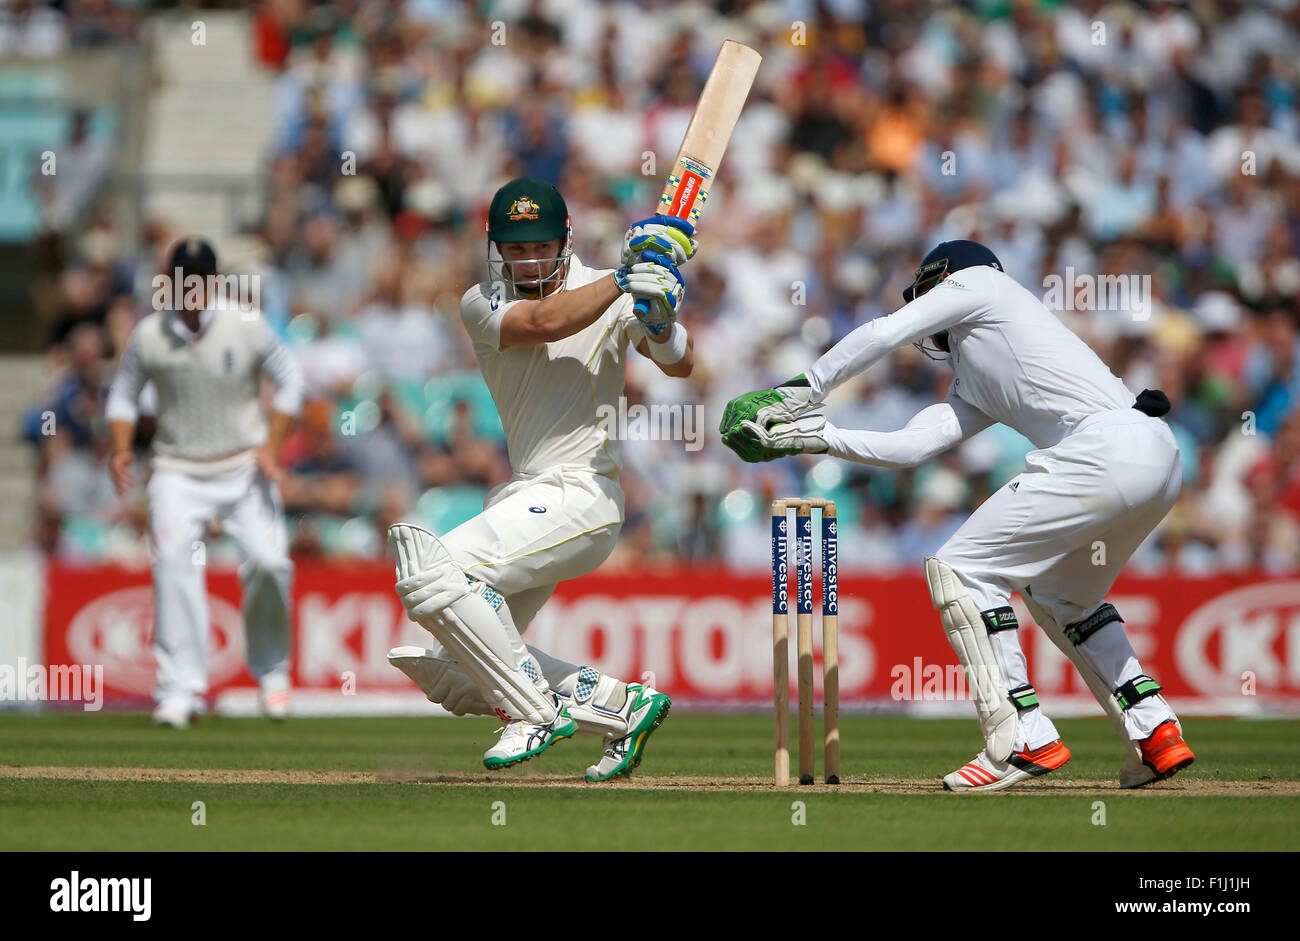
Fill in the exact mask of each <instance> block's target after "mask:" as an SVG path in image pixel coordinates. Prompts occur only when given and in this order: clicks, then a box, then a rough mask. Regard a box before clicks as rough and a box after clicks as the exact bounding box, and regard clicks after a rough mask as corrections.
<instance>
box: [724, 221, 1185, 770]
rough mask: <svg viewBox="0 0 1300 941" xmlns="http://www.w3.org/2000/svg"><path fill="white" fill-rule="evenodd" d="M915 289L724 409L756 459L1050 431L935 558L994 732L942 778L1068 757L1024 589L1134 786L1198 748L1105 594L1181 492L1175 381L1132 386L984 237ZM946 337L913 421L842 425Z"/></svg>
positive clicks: (1033, 766)
mask: <svg viewBox="0 0 1300 941" xmlns="http://www.w3.org/2000/svg"><path fill="white" fill-rule="evenodd" d="M903 297H904V300H905V301H906V305H905V306H904V307H902V308H901V309H900V310H898V311H896V312H895V313H893V314H890V315H887V316H882V317H877V318H876V319H874V320H872V321H870V322H868V323H866V324H864V325H862V326H861V327H859V328H858V329H856V330H854V331H853V332H852V333H850V334H849V335H848V336H847V337H845V338H844V339H843V340H841V341H840V342H839V343H838V344H836V345H835V346H834V347H833V348H832V349H831V350H830V351H829V352H827V353H826V354H825V355H824V356H822V357H821V358H820V359H819V360H817V362H816V363H815V364H814V365H813V367H812V368H811V369H809V370H808V372H807V373H806V374H804V375H800V376H797V377H795V378H794V379H792V380H791V381H790V382H788V383H786V384H785V385H784V386H781V387H778V388H776V389H769V390H762V391H759V392H751V393H746V394H745V395H743V396H740V397H738V398H736V399H733V400H732V402H731V403H729V405H728V407H727V410H726V413H725V414H724V416H723V422H722V429H721V431H722V435H723V440H724V442H725V443H726V444H727V445H728V446H729V447H731V448H732V450H734V451H735V452H736V453H737V454H738V455H740V456H741V457H742V458H743V459H745V460H747V461H751V462H752V461H764V460H771V459H772V458H774V457H780V456H782V455H788V454H831V455H833V456H835V457H839V458H843V459H845V460H850V461H859V462H862V463H864V464H873V465H876V466H878V467H911V466H914V465H916V464H920V463H921V462H923V461H925V460H928V459H929V458H932V457H934V456H935V455H937V454H939V453H940V452H942V451H945V450H947V449H948V448H951V447H953V446H954V445H956V444H958V443H959V442H961V441H964V440H966V439H967V438H969V437H970V436H972V435H974V434H976V433H977V432H980V431H982V430H983V429H985V428H987V427H988V426H989V425H991V424H993V423H994V422H1002V423H1003V424H1006V425H1009V426H1010V427H1012V428H1014V429H1016V430H1017V431H1019V432H1020V433H1021V434H1023V435H1024V436H1025V437H1027V438H1028V439H1029V440H1030V441H1032V442H1033V444H1034V446H1035V447H1036V448H1038V450H1036V451H1032V452H1030V454H1029V456H1028V457H1027V458H1026V461H1025V464H1026V466H1025V471H1024V473H1022V474H1020V475H1019V476H1018V477H1016V478H1015V479H1014V480H1012V481H1010V482H1009V483H1008V484H1006V486H1004V487H1002V488H1001V489H1000V490H998V491H997V492H996V493H994V494H993V495H992V496H991V497H989V498H988V500H986V501H985V502H984V503H983V504H982V505H981V506H980V507H979V508H978V509H977V510H976V511H975V512H974V513H973V514H971V516H970V518H969V519H968V520H967V521H966V522H965V524H963V525H962V527H961V528H960V529H959V530H958V531H957V532H956V533H955V534H954V535H953V537H952V538H951V539H949V540H948V542H947V543H946V544H945V545H944V546H943V547H942V548H941V549H940V550H939V551H938V553H937V554H936V555H935V556H934V557H932V558H927V559H926V560H925V574H926V580H927V582H928V583H929V586H930V594H931V600H932V601H933V603H934V606H935V608H936V609H937V610H938V611H939V612H940V614H941V617H942V621H943V627H944V631H945V632H946V633H947V635H948V639H949V641H950V642H951V643H952V646H953V649H954V650H955V651H956V652H957V656H958V658H959V659H960V660H961V663H962V666H963V667H964V668H965V670H966V675H967V677H968V678H969V681H970V685H971V688H972V693H973V695H974V700H975V707H976V712H977V714H978V716H979V722H980V729H981V731H982V732H983V733H984V740H985V748H984V750H983V751H982V752H980V754H978V755H977V756H976V757H975V758H974V759H973V760H972V761H970V762H968V763H967V764H966V765H964V766H962V767H961V768H958V769H957V770H956V771H953V772H952V773H951V774H949V775H947V776H946V777H945V778H944V779H943V785H944V787H945V788H947V789H948V790H950V791H968V792H976V791H996V790H1001V789H1003V788H1006V787H1010V786H1011V785H1013V784H1015V783H1017V782H1018V781H1023V780H1025V779H1026V778H1029V777H1033V776H1035V775H1041V774H1047V773H1048V772H1050V771H1054V770H1056V769H1057V768H1060V767H1061V766H1062V765H1063V764H1065V762H1066V761H1068V760H1069V757H1070V752H1069V750H1068V749H1067V748H1066V747H1065V745H1064V744H1063V743H1062V742H1061V737H1060V735H1059V734H1058V733H1057V731H1056V728H1055V726H1053V724H1052V721H1051V720H1050V719H1048V718H1047V716H1046V715H1044V714H1043V711H1042V709H1041V708H1040V707H1039V703H1038V697H1037V696H1036V695H1035V693H1034V688H1033V686H1031V685H1030V683H1029V675H1028V668H1027V666H1026V662H1025V656H1024V653H1023V652H1022V650H1021V648H1020V641H1019V638H1018V636H1017V627H1018V626H1019V625H1018V624H1017V621H1016V616H1015V612H1014V611H1013V609H1012V608H1011V607H1010V604H1009V603H1010V599H1011V594H1012V593H1013V592H1016V591H1019V592H1020V593H1021V596H1022V597H1023V598H1024V601H1025V604H1026V605H1027V606H1028V607H1029V610H1030V612H1031V613H1032V614H1033V616H1034V619H1035V620H1036V621H1037V622H1038V624H1039V626H1040V627H1042V628H1043V630H1044V631H1046V633H1047V635H1048V636H1049V637H1051V639H1052V640H1053V641H1054V642H1055V643H1056V645H1057V646H1058V647H1060V648H1061V650H1062V651H1063V652H1064V653H1065V654H1066V655H1067V656H1068V657H1069V658H1070V660H1071V661H1072V662H1073V663H1074V665H1075V667H1076V668H1077V669H1078V670H1079V673H1080V674H1081V675H1082V676H1083V678H1084V680H1085V681H1086V682H1087V684H1088V688H1089V689H1091V690H1092V692H1093V695H1095V696H1096V697H1097V700H1098V701H1099V702H1100V703H1101V705H1102V707H1103V708H1104V709H1105V710H1106V714H1107V715H1108V716H1109V717H1110V719H1111V721H1112V723H1113V724H1114V726H1115V728H1116V730H1117V731H1118V732H1119V734H1120V736H1121V737H1122V738H1123V740H1124V741H1125V743H1126V745H1127V747H1128V750H1129V757H1128V760H1127V762H1126V763H1125V765H1124V767H1123V768H1122V769H1121V770H1120V785H1121V786H1122V787H1139V786H1141V785H1143V784H1147V783H1150V782H1151V781H1156V780H1160V779H1162V778H1167V777H1169V776H1170V775H1172V774H1174V773H1176V772H1177V771H1179V770H1181V769H1182V768H1186V767H1187V766H1188V765H1190V764H1191V763H1192V761H1193V760H1194V756H1193V754H1192V751H1191V749H1190V748H1188V747H1187V745H1186V743H1185V742H1184V741H1183V738H1182V734H1181V729H1180V727H1179V725H1178V721H1177V718H1176V717H1175V715H1174V713H1173V710H1172V709H1170V708H1169V704H1168V703H1167V702H1166V701H1165V699H1164V697H1163V696H1161V695H1160V684H1159V683H1157V682H1156V681H1155V680H1154V679H1153V678H1151V677H1150V676H1147V675H1146V674H1145V673H1144V672H1143V670H1142V666H1141V664H1140V663H1139V662H1138V658H1137V655H1136V654H1135V653H1134V652H1133V647H1132V645H1131V644H1130V643H1129V640H1128V636H1127V635H1126V634H1125V632H1124V628H1123V626H1122V621H1123V619H1122V618H1121V617H1120V614H1119V612H1118V611H1116V610H1115V607H1114V606H1113V605H1111V604H1110V603H1108V602H1107V601H1106V600H1105V596H1106V593H1107V592H1108V591H1109V590H1110V588H1111V586H1112V585H1113V584H1114V582H1115V579H1116V577H1118V575H1119V573H1120V570H1121V569H1122V568H1123V567H1124V564H1125V563H1126V562H1127V561H1128V559H1129V557H1130V556H1132V554H1133V552H1134V550H1136V549H1137V547H1138V545H1139V544H1140V543H1141V542H1142V540H1143V539H1145V538H1146V537H1147V535H1148V534H1149V533H1150V532H1151V531H1152V530H1153V529H1154V528H1155V526H1156V524H1157V523H1159V522H1160V520H1161V519H1163V518H1164V516H1165V514H1166V513H1167V512H1168V511H1169V508H1170V507H1171V506H1173V504H1174V501H1175V499H1177V497H1178V491H1179V489H1180V487H1181V486H1182V464H1181V459H1180V457H1179V453H1178V446H1177V445H1176V444H1175V442H1174V437H1173V434H1172V433H1171V432H1170V431H1169V428H1168V426H1167V425H1166V424H1165V423H1164V422H1163V421H1161V420H1160V416H1161V415H1164V414H1165V413H1167V412H1168V411H1169V401H1168V399H1166V398H1165V396H1164V394H1163V393H1160V392H1152V391H1144V392H1143V393H1142V394H1141V395H1139V396H1136V397H1135V396H1134V395H1133V393H1132V392H1130V391H1129V390H1128V389H1127V388H1126V387H1125V386H1124V384H1123V383H1122V382H1121V381H1120V380H1119V379H1118V378H1116V377H1115V376H1114V375H1113V374H1112V373H1111V372H1110V370H1109V369H1107V368H1106V366H1105V365H1104V364H1103V363H1102V362H1101V360H1100V359H1098V358H1097V356H1096V354H1095V353H1093V352H1092V350H1091V349H1089V348H1088V347H1087V345H1085V344H1084V343H1083V341H1082V340H1080V339H1079V338H1078V337H1076V336H1075V335H1074V334H1073V333H1071V332H1070V331H1069V330H1068V329H1066V327H1065V326H1064V325H1062V324H1061V323H1060V321H1058V320H1057V319H1056V317H1055V316H1053V315H1052V313H1051V312H1050V311H1049V310H1048V309H1047V308H1046V307H1044V306H1043V304H1042V303H1041V302H1040V301H1039V300H1038V298H1036V297H1035V296H1034V295H1033V294H1032V293H1030V292H1029V291H1027V290H1026V289H1025V288H1023V287H1022V286H1021V285H1020V284H1018V283H1017V282H1016V281H1014V280H1013V279H1012V278H1010V277H1008V276H1007V275H1006V274H1004V273H1003V271H1002V265H1001V264H1000V263H999V262H998V260H997V258H996V257H995V256H994V254H993V253H992V252H991V251H989V250H988V249H987V248H985V247H984V246H983V245H980V244H978V243H975V242H969V241H964V240H957V241H951V242H943V243H941V244H940V245H939V246H938V247H937V248H935V249H934V250H933V251H931V252H930V253H929V254H928V255H926V257H925V260H924V261H923V262H922V264H921V267H920V268H918V269H917V271H916V277H915V279H914V281H913V283H912V285H911V286H910V287H909V288H908V289H907V290H906V291H905V292H904V295H903ZM926 338H929V339H930V342H932V343H933V344H934V346H935V347H936V348H937V350H938V351H941V352H943V353H947V354H948V361H949V363H950V364H951V365H952V368H953V373H954V377H953V380H952V386H951V390H950V392H949V394H948V398H947V399H946V400H945V401H943V402H941V403H938V404H936V405H932V406H930V407H929V408H926V409H924V410H923V411H921V412H920V413H919V414H917V415H916V416H915V417H914V418H912V420H911V421H910V422H908V424H907V426H906V427H905V428H903V429H901V430H900V431H896V432H892V433H880V432H873V431H849V430H846V429H842V428H837V427H835V426H834V425H832V424H831V423H830V422H828V421H826V419H825V417H824V416H823V415H821V414H819V413H820V411H821V408H822V401H823V400H824V398H825V396H826V394H827V393H828V392H829V391H830V390H831V389H834V388H835V387H836V386H838V385H840V384H841V383H843V382H844V381H845V380H847V379H848V378H850V377H851V376H854V375H857V374H858V373H860V372H862V371H863V370H865V369H866V368H868V367H869V366H871V364H872V363H874V362H876V361H877V360H879V359H880V358H881V357H883V356H884V355H885V354H887V353H889V352H890V351H891V350H894V349H897V348H898V347H900V346H902V345H903V344H905V343H915V344H917V345H918V346H921V347H922V349H925V346H924V344H925V340H926Z"/></svg>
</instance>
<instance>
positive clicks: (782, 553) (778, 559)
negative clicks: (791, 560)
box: [772, 516, 790, 614]
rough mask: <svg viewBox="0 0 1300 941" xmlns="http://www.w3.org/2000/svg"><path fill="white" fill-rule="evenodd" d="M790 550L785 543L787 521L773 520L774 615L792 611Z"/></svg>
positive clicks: (775, 518)
mask: <svg viewBox="0 0 1300 941" xmlns="http://www.w3.org/2000/svg"><path fill="white" fill-rule="evenodd" d="M788 552H789V550H788V549H787V547H786V541H785V519H784V518H783V517H779V516H774V517H773V518H772V562H773V565H772V613H773V614H785V613H786V612H787V611H789V610H790V608H789V604H790V602H789V600H788V595H787V592H789V590H790V586H789V579H790V570H789V568H788V567H787V565H788V563H787V561H786V556H787V554H788Z"/></svg>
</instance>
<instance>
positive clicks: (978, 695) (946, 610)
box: [925, 556, 1029, 761]
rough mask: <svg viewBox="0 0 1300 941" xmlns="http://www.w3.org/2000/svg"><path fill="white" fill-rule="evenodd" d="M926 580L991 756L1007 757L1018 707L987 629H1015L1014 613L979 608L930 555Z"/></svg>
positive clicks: (943, 564)
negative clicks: (994, 651)
mask: <svg viewBox="0 0 1300 941" xmlns="http://www.w3.org/2000/svg"><path fill="white" fill-rule="evenodd" d="M925 580H926V584H927V585H928V586H929V588H930V600H931V603H932V604H933V605H934V607H935V609H936V610H937V611H938V612H939V616H940V619H941V620H942V622H943V629H944V633H945V634H946V635H947V636H948V642H949V643H950V644H951V645H952V649H953V651H954V652H955V653H956V654H957V659H958V660H960V661H961V665H962V667H963V668H964V669H965V671H966V677H967V680H968V682H969V683H970V685H971V688H972V692H973V694H974V699H975V711H976V713H977V715H978V716H979V720H980V729H981V730H982V731H983V732H984V739H985V743H986V745H987V747H988V752H989V757H990V758H992V759H993V760H995V761H1005V760H1006V758H1007V757H1008V756H1009V755H1010V754H1011V752H1012V750H1013V749H1014V747H1015V740H1016V726H1017V724H1018V723H1017V714H1018V711H1019V710H1018V709H1017V707H1016V704H1015V702H1013V700H1012V698H1011V695H1010V693H1009V691H1008V690H1007V683H1006V679H1005V677H1004V676H1003V674H1002V669H1001V667H999V666H998V661H997V658H996V657H995V656H994V654H993V645H992V643H991V642H990V640H989V633H990V631H992V632H993V633H997V632H998V631H1002V630H1012V629H1014V628H1016V627H1018V626H1019V625H1018V624H1017V622H1016V615H1015V612H1014V611H1013V610H1012V609H1011V608H1010V607H1009V606H1004V607H1001V608H992V609H990V610H988V611H980V610H979V609H978V608H976V607H975V602H974V600H973V599H972V598H971V596H970V593H969V592H968V591H967V590H966V587H965V586H964V585H963V584H962V582H961V580H960V579H959V578H958V577H957V573H956V572H955V571H953V569H952V566H950V565H948V563H946V562H944V561H943V560H941V559H936V558H934V557H933V556H931V557H928V558H927V559H926V560H925ZM1026 708H1029V707H1028V706H1026Z"/></svg>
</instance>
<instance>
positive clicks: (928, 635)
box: [45, 564, 1300, 714]
mask: <svg viewBox="0 0 1300 941" xmlns="http://www.w3.org/2000/svg"><path fill="white" fill-rule="evenodd" d="M47 579H48V584H47V594H46V609H45V659H46V662H47V663H48V664H50V665H57V664H103V666H104V674H103V675H104V683H105V687H106V688H105V701H106V703H107V704H109V705H112V704H115V703H116V704H119V705H125V704H134V705H139V704H141V703H143V702H145V701H147V700H148V698H149V691H150V688H151V685H152V682H153V669H154V665H153V656H152V653H151V651H150V640H151V636H152V625H153V603H152V593H151V590H150V587H149V575H148V572H147V571H130V570H124V569H114V568H93V569H80V568H70V567H66V566H60V565H52V566H50V567H49V569H48V572H47ZM392 582H393V574H392V567H391V566H390V565H385V564H373V565H364V566H363V565H357V566H346V567H345V566H325V565H300V566H299V567H298V569H297V571H296V572H295V575H294V653H293V680H294V685H295V688H296V689H297V690H299V691H300V693H305V694H307V696H306V698H307V699H308V700H310V701H311V702H313V703H315V704H316V708H320V709H323V710H324V711H330V710H331V708H332V707H331V705H330V703H335V704H336V705H337V708H338V711H343V712H348V711H358V710H360V711H365V705H364V704H365V703H367V702H370V701H371V697H375V696H376V695H380V696H383V695H387V696H388V697H389V698H390V699H391V698H392V697H393V696H394V695H395V694H396V695H399V696H410V694H411V693H412V691H413V687H412V685H411V684H410V682H409V681H408V680H407V679H406V678H405V677H404V676H403V675H402V674H401V673H399V672H398V671H397V670H395V669H393V668H392V667H391V666H389V665H388V663H387V661H386V659H385V654H386V653H387V651H388V649H389V648H390V647H393V646H397V645H399V644H423V643H425V642H426V639H427V635H426V634H425V632H424V631H423V630H421V629H420V628H419V627H418V626H417V625H415V624H412V623H411V622H410V621H408V620H407V619H406V617H405V613H404V612H403V610H402V608H401V606H400V604H399V603H398V601H397V598H396V596H395V595H394V594H393V590H392ZM208 589H209V602H210V611H211V622H212V625H211V626H212V652H211V659H210V664H211V675H210V681H211V689H212V692H213V694H214V696H216V697H221V696H222V695H223V694H230V693H242V692H246V691H251V690H252V689H253V688H254V687H255V684H254V681H253V679H252V677H251V676H250V675H249V674H248V672H247V669H246V668H245V665H244V660H243V650H244V638H243V630H242V625H241V620H240V613H239V582H238V579H237V577H236V575H235V574H234V572H230V571H227V572H211V573H209V578H208ZM840 597H841V610H840V622H839V623H840V663H841V672H840V690H841V694H840V695H841V700H842V701H843V702H844V704H845V705H847V706H849V707H851V706H852V705H853V704H854V703H858V704H863V705H865V704H874V705H879V704H897V705H899V706H900V707H908V708H918V709H919V710H921V711H925V710H935V709H956V710H958V711H960V710H962V709H969V707H968V706H964V705H963V704H962V703H960V702H954V700H955V699H960V698H961V696H962V695H963V694H964V689H963V688H954V686H955V684H958V685H960V677H959V671H958V670H956V669H955V665H956V661H955V659H954V657H953V654H952V651H951V650H950V649H949V647H948V644H947V641H946V640H945V639H944V636H943V632H942V629H941V628H940V626H939V619H938V615H937V614H936V613H935V611H934V609H933V608H932V607H931V605H930V598H929V593H928V591H927V590H926V587H925V581H924V579H923V578H922V577H921V576H920V575H919V574H918V575H909V576H905V577H899V578H890V579H875V578H859V577H850V576H842V577H841V579H840ZM1109 600H1110V601H1112V602H1113V603H1114V604H1115V606H1116V608H1118V610H1119V612H1120V614H1121V615H1122V616H1123V617H1124V619H1125V628H1126V629H1127V631H1128V633H1129V636H1130V637H1131V638H1132V641H1133V645H1134V647H1135V648H1136V650H1137V653H1138V655H1139V657H1140V658H1141V659H1142V662H1143V665H1144V667H1145V668H1146V670H1147V672H1148V673H1150V674H1152V675H1153V676H1155V677H1156V678H1157V679H1158V680H1159V681H1160V682H1161V683H1162V684H1163V685H1164V687H1165V689H1166V692H1167V694H1168V695H1169V697H1170V698H1171V700H1173V701H1174V704H1175V706H1176V708H1179V709H1180V710H1183V711H1188V712H1211V713H1249V712H1256V711H1261V710H1270V709H1282V710H1287V711H1300V580H1271V581H1270V580H1262V579H1261V580H1249V579H1231V578H1216V579H1206V580H1183V579H1173V578H1170V579H1137V578H1129V579H1122V580H1121V581H1120V583H1119V584H1118V585H1116V587H1115V590H1114V591H1113V592H1112V593H1111V594H1110V596H1109ZM1013 604H1015V606H1016V609H1017V612H1018V614H1019V616H1020V620H1021V624H1022V630H1021V639H1022V643H1023V645H1024V647H1025V652H1026V655H1027V657H1028V659H1029V665H1030V679H1031V681H1032V682H1033V683H1034V685H1035V687H1036V688H1037V689H1038V691H1039V694H1040V696H1041V698H1042V699H1043V701H1044V703H1045V705H1046V706H1047V708H1048V710H1049V711H1050V712H1052V713H1053V714H1063V713H1067V712H1072V711H1079V710H1081V709H1083V710H1086V711H1090V712H1091V711H1095V706H1094V705H1092V702H1093V701H1092V697H1091V695H1090V694H1089V693H1088V690H1087V687H1086V686H1084V684H1083V682H1082V680H1081V679H1080V678H1079V677H1078V676H1077V675H1076V674H1075V672H1074V670H1073V668H1072V667H1071V665H1070V663H1069V661H1068V660H1066V659H1065V658H1064V657H1063V656H1062V655H1061V654H1060V652H1059V651H1058V650H1057V649H1056V647H1055V646H1054V645H1053V644H1052V643H1051V642H1050V641H1049V640H1048V639H1047V638H1046V637H1044V636H1043V635H1042V633H1041V632H1040V631H1038V630H1036V629H1035V628H1034V627H1033V626H1032V618H1030V616H1029V614H1028V612H1027V611H1026V610H1025V609H1024V607H1023V606H1022V605H1021V604H1020V602H1019V599H1018V598H1016V599H1014V601H1013ZM815 634H816V637H817V642H818V646H820V629H818V630H817V631H816V632H815ZM525 637H526V639H527V641H528V642H529V643H531V644H535V645H537V646H539V647H541V648H542V649H544V650H546V651H548V652H550V653H552V654H553V655H556V656H559V657H561V658H564V659H567V660H570V661H571V662H573V663H578V664H590V665H592V666H595V667H597V668H598V669H600V670H602V671H606V672H609V673H612V674H614V675H616V676H619V677H621V678H623V679H627V680H643V679H644V680H648V681H651V682H653V684H654V685H655V686H656V687H658V688H659V689H661V690H663V691H665V692H667V693H669V694H670V695H672V696H673V697H674V698H676V699H678V700H679V701H680V702H682V703H685V704H696V705H749V706H764V707H765V706H766V705H767V704H769V703H770V702H771V696H772V663H771V656H772V653H771V651H772V647H771V586H770V583H769V581H768V578H767V577H766V576H765V575H763V574H761V573H760V574H758V575H743V576H741V575H736V574H734V573H730V572H726V571H722V570H714V571H705V570H699V569H691V570H688V569H682V570H679V571H676V572H670V573H663V572H655V573H646V574H638V575H635V576H624V575H592V576H588V577H586V578H583V579H579V580H577V581H574V582H568V583H565V584H563V585H561V586H560V587H559V588H558V589H557V591H556V594H555V596H554V597H553V598H552V599H551V600H550V601H549V602H548V603H547V605H546V606H545V607H544V608H543V610H542V612H541V613H540V614H539V615H538V617H537V618H536V620H535V621H534V622H533V624H532V625H531V626H530V628H529V629H528V631H527V634H526V635H525ZM818 672H819V671H818ZM791 675H792V676H794V673H793V671H792V673H791ZM818 682H820V677H819V680H818ZM416 695H417V697H418V694H416ZM349 696H355V697H356V698H355V699H352V700H348V699H347V697H349ZM299 701H302V699H301V698H300V699H299ZM415 701H416V702H417V703H423V699H422V698H417V699H416V700H415ZM962 714H964V713H962Z"/></svg>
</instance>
